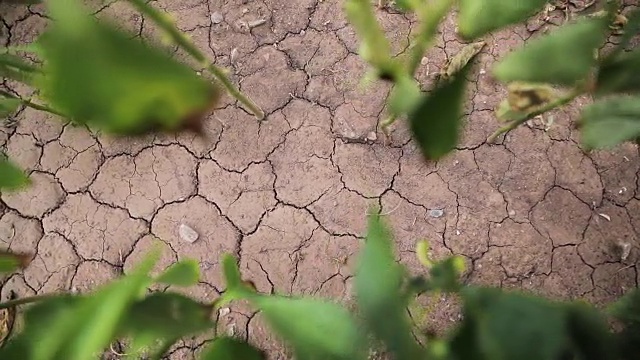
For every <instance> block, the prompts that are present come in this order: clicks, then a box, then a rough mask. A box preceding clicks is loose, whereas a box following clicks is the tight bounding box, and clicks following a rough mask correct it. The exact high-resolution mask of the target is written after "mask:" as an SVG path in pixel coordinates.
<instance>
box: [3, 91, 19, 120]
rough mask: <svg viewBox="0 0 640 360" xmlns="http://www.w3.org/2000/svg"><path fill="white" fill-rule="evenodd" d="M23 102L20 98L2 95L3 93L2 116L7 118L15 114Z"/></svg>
mask: <svg viewBox="0 0 640 360" xmlns="http://www.w3.org/2000/svg"><path fill="white" fill-rule="evenodd" d="M21 104H22V101H20V99H17V98H13V97H2V95H0V118H6V117H9V116H11V115H13V114H14V113H15V112H16V111H17V110H18V107H20V105H21Z"/></svg>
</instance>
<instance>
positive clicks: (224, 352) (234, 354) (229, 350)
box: [200, 337, 267, 360]
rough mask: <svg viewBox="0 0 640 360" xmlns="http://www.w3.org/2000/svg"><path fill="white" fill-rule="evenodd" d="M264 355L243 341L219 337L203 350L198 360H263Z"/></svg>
mask: <svg viewBox="0 0 640 360" xmlns="http://www.w3.org/2000/svg"><path fill="white" fill-rule="evenodd" d="M266 358H267V357H266V355H265V354H264V353H263V352H262V351H260V350H258V349H256V348H255V347H253V346H251V345H250V344H247V343H246V342H244V341H241V340H238V339H236V338H231V337H219V338H217V339H216V340H214V341H213V343H212V344H211V345H210V346H209V347H208V348H207V349H206V350H205V352H204V354H203V355H202V356H201V357H200V360H264V359H266Z"/></svg>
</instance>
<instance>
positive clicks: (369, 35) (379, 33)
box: [344, 0, 401, 80]
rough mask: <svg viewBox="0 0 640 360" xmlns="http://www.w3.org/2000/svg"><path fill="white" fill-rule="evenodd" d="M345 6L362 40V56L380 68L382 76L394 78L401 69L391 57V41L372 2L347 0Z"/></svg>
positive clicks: (360, 53) (379, 71)
mask: <svg viewBox="0 0 640 360" xmlns="http://www.w3.org/2000/svg"><path fill="white" fill-rule="evenodd" d="M344 6H345V11H346V13H347V18H348V19H349V22H350V23H351V25H353V27H354V28H355V30H356V32H357V33H358V36H359V37H360V39H361V40H362V41H361V44H360V49H359V51H358V53H359V55H360V57H362V58H363V59H364V60H365V61H367V62H368V63H369V64H371V65H372V66H373V67H375V68H376V69H377V70H378V76H379V77H380V78H382V79H385V80H391V79H394V78H395V75H396V74H398V73H400V71H401V69H400V67H399V66H398V64H397V63H396V62H395V61H393V60H392V59H391V47H390V46H389V41H388V40H387V37H386V35H385V34H384V31H383V30H382V28H381V27H380V24H379V23H378V21H377V19H376V16H375V13H374V11H373V5H372V4H371V2H370V1H369V0H347V1H345V4H344Z"/></svg>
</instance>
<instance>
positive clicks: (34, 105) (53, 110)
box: [0, 90, 67, 117]
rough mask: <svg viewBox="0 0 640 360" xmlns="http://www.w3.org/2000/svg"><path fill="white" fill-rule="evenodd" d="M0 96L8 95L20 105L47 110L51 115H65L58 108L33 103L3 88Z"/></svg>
mask: <svg viewBox="0 0 640 360" xmlns="http://www.w3.org/2000/svg"><path fill="white" fill-rule="evenodd" d="M0 96H4V97H8V98H12V99H16V100H19V101H20V102H21V103H22V105H24V106H28V107H30V108H33V109H36V110H40V111H45V112H48V113H50V114H53V115H58V116H62V117H67V116H66V115H65V114H63V113H61V112H60V111H58V110H55V109H52V108H50V107H48V106H46V105H40V104H36V103H33V102H31V101H29V100H26V99H23V98H21V97H18V96H16V95H13V94H12V93H10V92H7V91H4V90H0Z"/></svg>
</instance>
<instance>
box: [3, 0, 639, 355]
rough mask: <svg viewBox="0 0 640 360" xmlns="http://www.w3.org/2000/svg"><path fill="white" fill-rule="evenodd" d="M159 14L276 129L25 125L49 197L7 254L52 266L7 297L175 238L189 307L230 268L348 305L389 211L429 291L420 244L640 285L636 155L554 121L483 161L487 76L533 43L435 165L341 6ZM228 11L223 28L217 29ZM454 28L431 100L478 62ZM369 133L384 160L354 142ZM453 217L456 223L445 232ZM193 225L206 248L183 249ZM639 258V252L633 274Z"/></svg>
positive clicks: (623, 286) (237, 318)
mask: <svg viewBox="0 0 640 360" xmlns="http://www.w3.org/2000/svg"><path fill="white" fill-rule="evenodd" d="M156 3H157V5H158V6H160V7H161V8H163V9H166V10H167V11H169V12H170V13H171V14H172V15H173V16H174V18H175V19H176V21H177V24H178V26H179V27H180V28H181V29H183V30H185V31H186V32H187V33H188V34H189V35H191V36H192V38H193V39H194V41H195V42H196V43H197V45H198V46H199V47H200V48H201V49H203V50H205V51H206V53H207V55H208V56H210V57H211V58H213V59H215V60H216V61H217V62H218V63H219V64H222V65H224V66H227V67H228V68H230V69H231V74H232V77H233V78H234V81H236V82H238V83H240V84H241V85H240V86H241V88H242V90H243V91H245V92H246V93H247V94H248V95H250V96H251V97H253V98H254V100H256V101H257V102H258V103H259V104H260V105H261V106H262V107H263V108H264V109H265V111H266V112H267V113H268V117H267V120H266V121H264V122H261V123H259V122H257V121H256V120H255V119H254V118H253V117H252V116H250V115H248V114H247V113H246V112H245V111H244V110H242V109H240V108H238V107H237V106H235V105H234V101H232V100H231V99H229V98H228V97H227V98H226V99H225V100H224V101H223V103H222V104H221V106H220V108H219V109H218V110H217V111H216V112H215V114H212V115H211V116H209V117H208V119H207V122H206V124H205V130H204V131H205V133H206V135H207V136H206V137H203V138H200V137H195V136H193V135H190V134H181V135H177V136H164V135H163V136H146V137H142V138H136V139H115V138H110V137H106V136H103V135H99V134H92V133H89V132H87V131H86V130H84V129H82V128H76V127H72V126H70V125H65V124H64V123H63V122H61V121H59V120H58V119H53V118H51V117H50V116H48V115H46V114H42V113H38V112H35V111H32V110H29V109H27V110H24V111H22V112H21V113H20V114H19V115H18V116H17V119H16V120H17V127H16V128H15V129H10V128H7V129H0V147H2V148H3V149H4V150H6V152H7V153H8V155H9V156H10V157H11V158H12V159H14V160H15V161H16V162H17V163H19V164H20V165H21V166H22V167H23V168H25V169H27V170H29V171H32V174H31V177H32V179H33V182H34V185H33V186H32V187H31V188H29V189H27V190H26V191H24V192H18V193H5V194H2V195H1V201H0V243H2V244H1V245H2V246H3V247H6V248H10V249H12V250H15V251H30V252H34V253H35V255H34V260H33V262H32V263H31V265H30V266H29V267H28V268H27V269H25V270H24V272H22V273H19V274H15V275H12V276H11V277H9V278H8V279H5V281H4V286H3V287H2V296H3V297H6V296H8V294H9V290H14V291H16V292H17V293H18V294H20V295H22V296H26V295H32V294H34V293H46V292H52V291H53V292H55V291H79V292H83V291H87V290H89V289H91V288H93V287H95V286H97V285H99V284H102V283H104V282H105V281H108V280H109V279H112V278H113V277H115V276H117V275H118V274H122V273H126V272H127V271H129V270H130V269H131V268H132V267H133V266H134V265H135V263H136V262H137V261H139V260H140V259H141V258H142V257H143V256H144V253H145V252H146V251H147V250H148V249H150V248H152V247H153V246H154V243H155V242H156V240H154V239H155V238H158V239H159V241H160V244H161V245H162V246H161V247H162V248H164V249H165V254H164V257H163V258H162V260H161V262H160V264H159V265H158V269H157V270H156V271H160V270H161V269H162V268H165V267H166V266H168V265H169V264H171V263H173V262H175V261H176V260H177V259H182V258H194V259H197V260H198V261H199V262H200V265H201V269H202V273H203V279H202V283H201V284H200V285H199V286H197V287H194V288H193V289H187V290H186V291H187V292H188V293H189V294H192V295H194V296H197V297H199V298H202V299H208V300H212V299H213V298H214V297H215V296H217V294H219V292H220V291H223V290H224V289H223V284H222V282H221V279H220V266H219V259H220V256H221V255H222V254H223V253H225V252H230V253H233V254H235V255H237V256H239V257H240V265H241V268H242V271H243V273H244V275H245V276H247V277H249V278H251V279H253V280H254V281H255V283H256V286H257V287H258V288H259V289H260V290H262V291H267V292H277V293H284V294H309V295H321V296H325V297H331V298H334V299H338V300H340V301H345V302H349V301H350V300H351V295H352V294H351V280H350V279H351V277H352V275H353V273H352V265H353V262H354V258H355V256H354V255H355V254H356V253H357V251H358V248H359V246H360V243H361V238H362V235H363V231H364V229H365V225H366V224H365V215H366V213H367V210H368V209H369V207H370V206H372V205H377V204H379V205H381V206H382V211H383V213H385V214H387V217H388V218H389V222H390V223H391V225H392V226H393V228H394V232H395V235H396V249H397V251H398V257H399V259H400V260H401V261H402V262H403V263H405V264H406V265H407V266H409V268H410V269H411V270H412V271H413V272H416V273H420V272H424V269H422V268H421V267H420V266H419V264H418V262H417V261H416V259H415V244H416V242H417V241H418V240H421V239H428V240H429V241H430V243H431V249H432V255H433V257H434V258H437V259H440V258H443V257H446V256H449V255H451V254H458V255H462V256H464V257H465V258H466V259H467V264H468V271H467V274H466V279H467V280H468V281H469V282H471V283H476V284H485V285H494V286H502V287H505V288H520V289H525V290H530V291H533V292H535V293H539V294H545V295H549V296H552V297H554V298H559V299H575V298H586V299H588V300H589V301H592V302H593V303H595V304H597V305H602V304H605V303H607V302H610V301H611V300H613V299H615V298H616V297H618V296H619V295H621V294H623V293H625V292H626V291H628V290H629V289H631V288H633V287H636V286H637V282H638V280H637V279H638V277H639V276H640V274H638V271H637V268H636V262H637V260H638V257H639V256H640V248H639V245H640V244H639V243H638V241H637V236H638V233H639V232H640V193H639V186H640V184H639V182H638V175H639V171H640V155H639V153H638V149H637V147H636V146H635V145H631V144H625V145H623V146H621V147H619V148H617V149H615V150H613V151H596V152H592V153H588V154H587V153H585V152H583V151H582V150H581V149H580V147H579V145H578V143H579V135H578V134H577V133H576V131H575V130H574V129H573V128H572V123H573V121H574V120H575V119H576V118H577V116H578V114H579V107H578V106H575V105H574V106H571V107H568V108H565V109H562V110H559V111H555V112H554V113H553V114H552V115H548V116H553V117H554V120H555V121H554V124H553V126H552V127H551V128H549V129H547V130H545V129H544V126H542V125H541V124H540V123H535V122H534V123H533V124H532V125H531V126H523V127H521V128H519V129H517V130H515V131H513V132H512V133H510V134H509V135H507V136H506V137H505V138H504V139H503V140H502V141H501V143H499V144H496V145H491V144H487V143H486V142H485V139H486V137H487V135H489V134H490V133H491V132H492V131H493V130H494V129H495V127H496V126H497V123H496V122H495V120H494V118H493V114H492V109H493V108H494V107H495V105H496V104H497V103H498V102H499V101H500V100H501V99H502V98H503V96H504V95H505V90H504V88H503V87H501V86H500V85H499V84H497V83H495V82H494V81H492V80H491V78H490V76H489V75H488V73H489V72H490V68H491V66H492V64H493V63H494V62H495V61H496V59H497V58H499V57H500V56H502V55H504V54H505V53H507V52H508V51H509V50H510V49H512V48H513V47H515V46H519V45H521V44H523V43H524V42H525V41H526V40H527V39H528V38H529V37H530V36H532V34H531V33H529V32H528V31H527V30H526V28H525V26H521V27H515V28H512V29H509V30H505V31H501V32H499V33H496V34H494V35H492V36H489V37H488V38H487V39H486V41H487V43H488V46H487V47H486V48H485V50H484V51H483V53H482V54H481V55H480V61H479V62H480V64H479V66H478V71H477V72H476V74H475V75H474V76H473V77H472V79H473V81H472V82H471V84H470V88H471V91H470V94H469V99H470V102H469V105H468V106H467V112H468V114H469V119H468V124H467V128H466V130H465V133H464V135H463V139H462V142H461V144H460V145H459V151H457V152H455V153H454V154H452V155H451V156H449V157H447V158H446V159H444V160H442V161H440V162H438V163H425V162H424V161H423V160H422V159H421V157H420V154H419V151H418V150H417V148H416V145H415V144H414V143H413V142H411V141H410V137H409V134H408V131H407V128H406V126H405V125H404V124H402V123H401V122H398V123H397V124H396V125H395V128H394V129H393V134H394V140H393V143H392V144H391V145H389V146H387V145H385V144H384V143H383V141H382V140H381V139H382V134H381V133H380V132H379V130H378V126H377V121H378V119H380V118H381V116H382V113H383V110H384V100H385V98H386V96H387V94H388V91H389V86H388V85H386V84H380V83H374V84H370V85H369V86H366V87H363V86H361V77H362V76H363V75H364V73H365V71H366V70H367V66H366V64H364V63H363V62H362V60H360V58H359V57H358V56H357V54H356V50H357V39H356V37H355V34H354V32H353V30H352V29H351V28H350V27H349V26H348V24H347V23H346V21H345V18H344V13H343V11H342V8H341V1H339V0H304V1H293V2H292V1H287V0H263V1H246V0H209V1H208V2H207V1H206V0H204V1H203V0H189V1H182V2H180V1H173V0H161V1H157V2H156ZM95 10H96V11H97V12H98V13H99V15H100V16H115V17H117V18H119V19H120V20H122V19H125V20H126V21H128V22H127V23H126V24H125V27H126V28H127V29H130V30H131V31H134V32H136V34H137V36H140V37H141V38H143V39H153V36H154V34H157V29H155V28H153V27H152V26H151V25H150V22H149V21H147V19H144V18H143V17H142V16H140V15H138V14H136V13H135V12H134V11H132V10H131V8H129V7H128V6H127V4H126V3H123V2H116V3H114V4H111V5H109V6H106V7H99V6H97V7H95ZM0 11H1V12H2V14H3V15H5V14H6V16H5V17H4V18H3V22H2V23H0V27H2V29H3V35H2V36H0V42H2V43H3V44H11V45H17V44H24V43H26V42H29V41H31V40H33V39H34V38H35V37H36V35H37V34H38V33H39V32H40V31H41V30H42V28H43V26H46V23H47V19H46V17H44V16H43V14H44V9H43V8H42V7H40V6H31V7H30V8H16V7H12V6H10V5H6V4H0ZM213 12H219V13H220V14H222V15H223V17H224V20H223V21H222V22H221V23H219V24H212V23H211V20H210V15H211V14H212V13H213ZM378 16H379V18H380V20H381V22H382V23H383V24H384V27H385V29H387V30H388V31H389V32H390V36H391V38H392V39H393V44H394V46H393V48H394V51H395V52H396V53H401V52H403V51H404V50H406V47H407V41H408V36H409V33H410V32H411V30H412V29H413V28H414V25H415V24H414V22H413V21H412V20H411V19H410V18H409V17H407V16H404V15H401V14H396V13H389V12H384V11H380V12H378ZM255 19H265V20H266V24H264V25H262V26H259V27H256V28H254V29H252V30H251V31H250V32H247V31H246V30H243V29H242V26H241V24H242V22H243V21H252V20H255ZM454 28H455V27H454V19H453V17H449V18H448V19H447V20H446V21H445V24H444V26H443V28H442V31H441V34H440V36H439V38H438V41H437V47H436V48H435V49H433V50H432V51H431V52H430V53H429V55H428V56H427V57H426V58H425V60H424V61H423V65H422V66H421V68H420V69H419V71H418V78H419V79H420V80H421V81H422V82H423V83H424V84H425V86H426V85H428V84H432V83H433V82H434V78H435V75H436V73H437V71H438V69H439V68H440V67H441V66H442V65H443V64H444V63H445V62H446V61H447V59H448V58H449V57H450V56H452V55H453V54H455V52H456V51H457V50H458V49H460V47H461V43H460V42H459V41H458V40H457V38H456V36H455V33H454ZM232 53H236V54H237V55H236V56H234V57H233V58H232V56H231V55H232ZM176 54H177V56H179V57H180V58H186V57H185V55H184V54H183V53H182V52H180V51H177V53H176ZM5 85H6V86H8V87H10V88H12V89H13V90H15V91H17V92H19V93H21V94H28V93H29V91H30V90H29V89H27V88H25V87H23V86H20V85H18V84H15V83H11V82H7V83H6V84H5ZM586 102H587V100H586V99H580V101H579V103H581V104H585V103H586ZM372 132H373V133H374V134H375V135H376V136H375V137H374V138H375V140H374V141H370V142H360V143H356V142H354V141H352V139H354V138H366V137H367V136H371V133H372ZM440 209H441V210H443V211H444V215H443V216H442V217H439V218H436V217H433V216H432V215H430V214H432V213H430V210H440ZM180 223H185V224H187V225H189V226H190V227H192V228H193V229H195V230H196V231H197V232H198V233H199V235H200V239H199V240H198V241H197V242H195V243H193V244H190V243H186V242H185V241H183V240H181V239H180V237H179V235H178V230H177V229H178V227H179V224H180ZM623 244H629V245H630V246H631V252H630V255H629V256H628V257H627V258H626V259H625V260H621V256H620V253H621V251H620V250H621V246H623ZM625 246H626V245H625ZM424 302H425V304H430V306H431V308H432V309H433V312H432V314H431V315H430V318H431V320H432V321H433V322H432V323H430V324H428V326H429V327H435V328H436V329H444V328H446V327H448V326H449V325H450V324H451V323H453V322H455V321H456V320H457V319H458V316H457V312H456V310H455V309H456V307H455V301H454V300H452V299H448V298H442V299H425V301H424ZM225 312H226V311H225ZM421 325H424V324H421ZM218 331H219V332H220V333H230V334H235V335H237V336H241V337H245V338H248V339H249V340H250V341H252V342H254V343H256V344H260V345H263V346H264V347H265V348H266V349H267V350H268V351H269V353H270V356H271V357H272V358H274V359H280V358H287V355H286V351H285V350H284V348H283V347H282V346H281V345H279V343H278V341H277V339H275V338H274V337H273V335H272V334H271V333H270V332H269V331H268V330H266V328H265V326H264V322H263V321H262V319H261V318H260V315H259V314H256V313H255V312H254V311H252V310H251V309H249V308H248V307H246V306H237V307H234V308H232V309H231V310H230V312H229V313H228V314H225V315H221V316H220V323H219V326H218ZM208 338H210V336H201V337H197V338H194V339H188V340H185V341H182V342H181V343H180V344H178V346H176V347H174V349H173V353H172V354H171V355H170V358H171V359H191V358H192V357H193V354H194V353H197V352H198V351H199V349H200V348H201V347H202V345H203V344H204V343H205V341H206V340H207V339H208Z"/></svg>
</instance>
